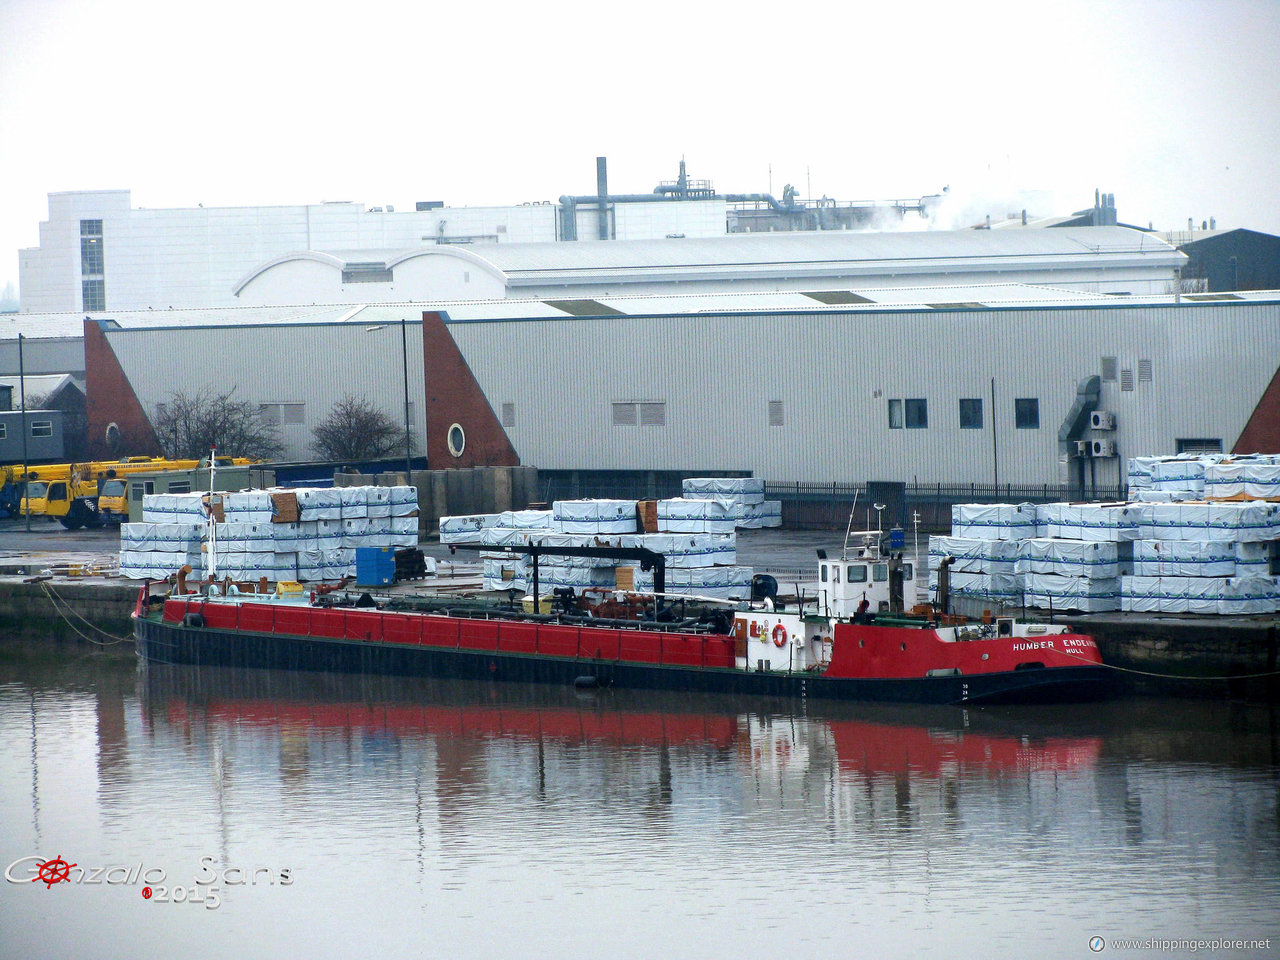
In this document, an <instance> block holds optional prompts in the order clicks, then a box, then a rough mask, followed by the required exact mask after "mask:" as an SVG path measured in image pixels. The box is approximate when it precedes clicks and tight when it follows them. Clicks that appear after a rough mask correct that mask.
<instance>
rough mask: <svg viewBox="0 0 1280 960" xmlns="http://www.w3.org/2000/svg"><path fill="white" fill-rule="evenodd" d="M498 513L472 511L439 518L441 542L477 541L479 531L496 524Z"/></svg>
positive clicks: (478, 539)
mask: <svg viewBox="0 0 1280 960" xmlns="http://www.w3.org/2000/svg"><path fill="white" fill-rule="evenodd" d="M501 516H502V514H500V513H473V514H466V515H460V516H456V517H441V518H440V542H441V543H479V542H480V531H481V530H485V529H488V528H489V527H493V526H496V525H497V523H498V518H499V517H501Z"/></svg>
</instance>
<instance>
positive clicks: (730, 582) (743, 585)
mask: <svg viewBox="0 0 1280 960" xmlns="http://www.w3.org/2000/svg"><path fill="white" fill-rule="evenodd" d="M752 572H753V571H752V569H751V568H750V567H739V566H733V567H675V568H669V569H668V570H667V571H666V591H665V592H666V593H669V594H678V595H680V596H687V597H712V598H714V599H717V600H733V599H744V598H746V597H747V596H749V595H750V593H751V577H752ZM635 585H636V590H637V591H640V592H645V591H650V590H652V589H653V571H652V570H648V571H646V570H641V569H639V568H638V567H637V568H636V569H635Z"/></svg>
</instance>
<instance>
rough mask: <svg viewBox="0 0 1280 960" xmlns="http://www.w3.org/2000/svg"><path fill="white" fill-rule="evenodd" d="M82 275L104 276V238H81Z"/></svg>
mask: <svg viewBox="0 0 1280 960" xmlns="http://www.w3.org/2000/svg"><path fill="white" fill-rule="evenodd" d="M80 275H81V276H85V277H94V276H98V277H100V276H102V238H101V237H81V238H80Z"/></svg>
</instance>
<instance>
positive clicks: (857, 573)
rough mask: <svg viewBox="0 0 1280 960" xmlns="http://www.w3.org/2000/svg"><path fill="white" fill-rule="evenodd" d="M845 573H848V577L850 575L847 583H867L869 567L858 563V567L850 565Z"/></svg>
mask: <svg viewBox="0 0 1280 960" xmlns="http://www.w3.org/2000/svg"><path fill="white" fill-rule="evenodd" d="M845 573H846V574H847V577H848V579H846V580H845V582H846V583H866V582H867V568H866V567H864V566H862V565H861V564H858V566H856V567H854V566H851V567H849V569H848V570H846V571H845Z"/></svg>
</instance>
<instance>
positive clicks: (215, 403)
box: [151, 389, 284, 460]
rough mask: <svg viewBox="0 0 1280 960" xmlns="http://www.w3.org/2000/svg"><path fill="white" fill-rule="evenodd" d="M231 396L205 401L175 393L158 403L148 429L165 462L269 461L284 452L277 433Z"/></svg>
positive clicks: (255, 408)
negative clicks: (213, 450) (213, 458)
mask: <svg viewBox="0 0 1280 960" xmlns="http://www.w3.org/2000/svg"><path fill="white" fill-rule="evenodd" d="M233 393H235V390H234V389H233V390H230V391H228V392H227V393H223V394H218V395H211V396H206V395H204V394H188V393H185V392H183V391H178V392H177V393H174V394H172V395H171V396H170V397H169V399H168V400H166V401H164V402H163V403H157V404H156V408H155V414H154V416H152V418H151V426H152V427H153V428H154V430H155V433H156V439H157V440H159V441H160V449H161V450H163V451H164V455H165V456H166V457H170V458H196V457H207V456H208V455H209V448H210V447H215V446H216V447H217V448H218V455H219V456H229V457H253V458H255V459H258V460H270V459H272V458H273V457H278V456H280V454H281V453H283V452H284V444H283V443H282V442H281V440H280V429H279V427H278V426H277V425H276V424H275V423H274V422H272V421H270V420H268V419H267V418H266V417H265V416H264V415H263V413H262V410H261V408H260V407H259V406H258V405H257V404H255V403H250V402H249V401H247V400H233V399H232V394H233Z"/></svg>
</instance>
